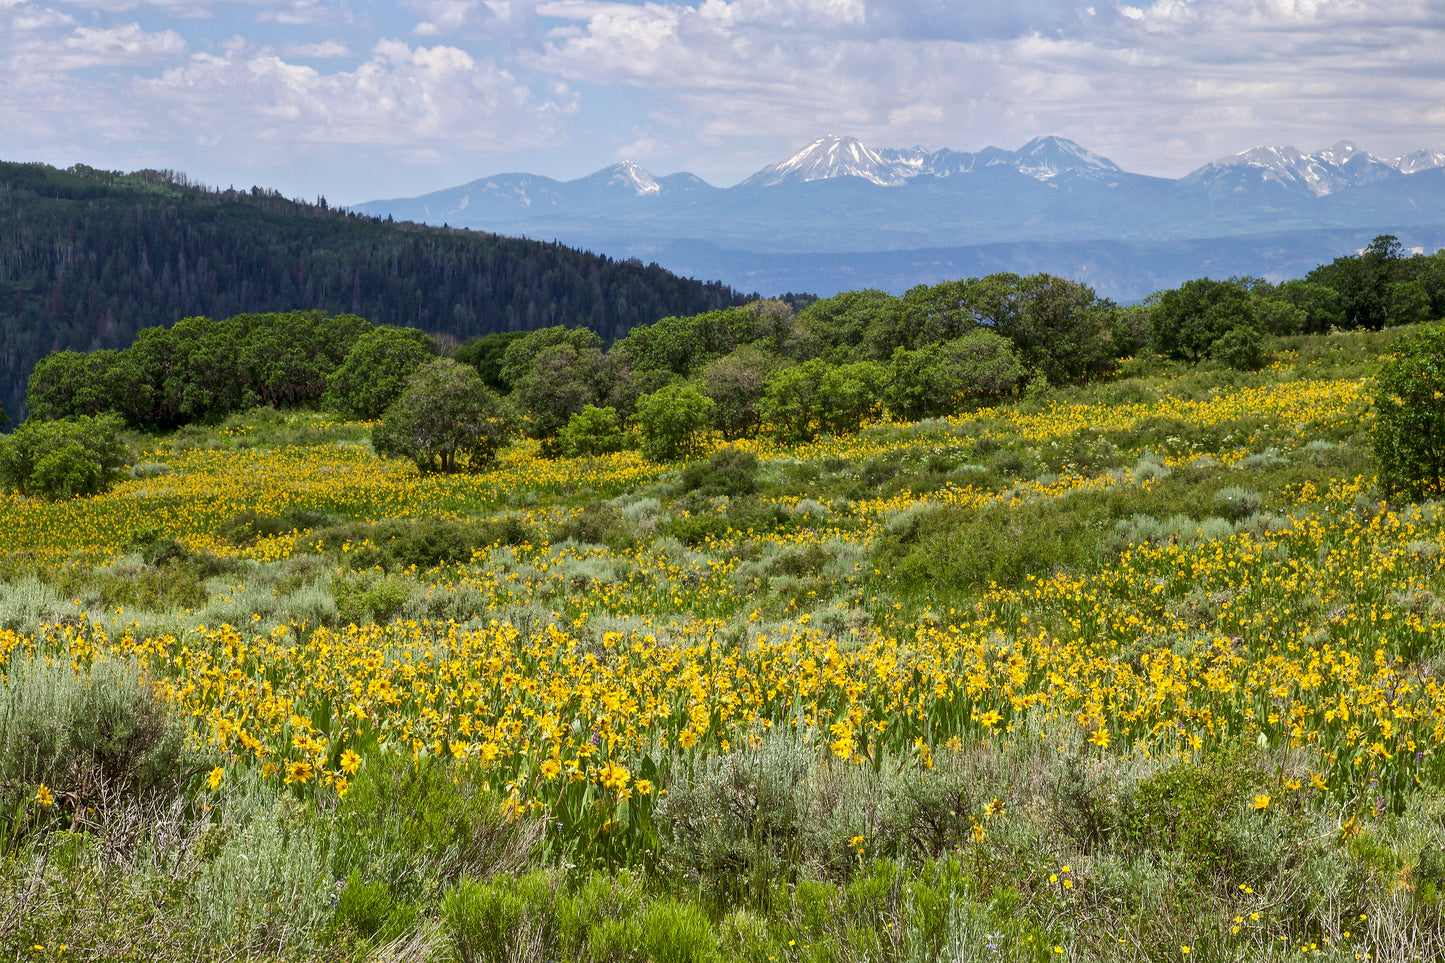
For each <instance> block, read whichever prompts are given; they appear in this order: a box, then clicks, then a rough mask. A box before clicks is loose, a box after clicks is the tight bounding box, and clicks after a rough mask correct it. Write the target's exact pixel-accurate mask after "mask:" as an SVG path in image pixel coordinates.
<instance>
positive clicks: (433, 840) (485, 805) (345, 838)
mask: <svg viewBox="0 0 1445 963" xmlns="http://www.w3.org/2000/svg"><path fill="white" fill-rule="evenodd" d="M539 835H540V827H539V825H538V824H537V823H536V822H535V821H533V820H525V819H524V820H515V819H511V818H509V817H508V815H507V814H506V813H505V812H504V811H503V810H502V807H501V805H500V803H499V802H498V801H495V800H494V799H493V797H492V796H490V795H488V794H486V793H485V792H484V786H482V785H480V784H478V783H476V782H475V781H473V780H472V779H469V778H468V777H467V776H466V774H465V772H462V773H457V772H455V771H453V770H452V769H451V768H450V767H449V766H448V765H447V764H446V763H445V762H444V761H443V760H440V759H437V758H436V757H431V758H427V757H422V758H420V759H416V760H413V759H412V758H411V756H410V753H408V754H407V755H406V756H405V757H401V756H396V755H389V754H385V753H381V752H370V753H368V754H367V755H366V756H365V759H364V761H363V763H362V766H361V769H360V771H359V772H358V773H357V775H356V776H355V778H354V779H353V780H352V783H351V785H350V787H349V788H348V790H347V793H346V796H345V797H344V798H343V799H342V800H341V802H340V804H339V805H338V807H337V812H336V820H335V836H336V838H335V841H334V846H335V851H334V856H333V859H334V862H335V869H336V871H337V875H338V876H340V877H345V876H347V875H349V874H350V873H351V872H352V871H353V870H361V871H362V872H364V873H370V872H375V873H378V874H379V875H380V876H381V878H383V879H385V880H387V883H388V885H389V886H390V888H391V893H392V895H393V896H395V897H397V898H399V899H412V898H415V897H416V896H418V895H420V894H421V893H422V892H424V891H425V890H427V889H428V888H429V887H430V886H433V885H435V884H436V883H444V884H448V885H450V884H452V883H455V882H456V881H457V880H459V879H461V878H462V877H464V876H466V877H472V878H477V879H484V878H487V877H490V876H492V875H493V874H503V875H505V874H507V873H511V872H515V871H516V870H518V869H519V868H521V867H522V866H524V865H525V864H526V862H527V860H528V858H529V857H530V854H531V852H532V850H533V848H534V847H535V845H536V843H537V840H538V838H539Z"/></svg>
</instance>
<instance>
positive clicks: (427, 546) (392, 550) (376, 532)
mask: <svg viewBox="0 0 1445 963" xmlns="http://www.w3.org/2000/svg"><path fill="white" fill-rule="evenodd" d="M536 538H537V533H536V531H535V530H534V529H532V528H531V527H530V526H528V525H527V524H526V522H524V521H523V520H522V519H520V518H518V517H517V516H515V515H503V516H501V517H500V518H494V519H455V518H419V519H411V518H391V519H384V520H382V521H379V522H350V523H347V524H343V525H332V526H329V527H327V528H322V529H319V530H317V531H315V532H313V533H312V534H311V535H310V536H309V537H307V538H305V539H301V540H299V541H298V544H297V546H296V550H297V551H298V552H312V553H317V554H326V555H330V556H332V557H340V558H343V559H344V560H346V561H347V562H348V564H349V565H350V567H351V568H354V569H359V568H372V567H373V566H380V567H381V568H383V569H386V570H388V571H389V570H392V569H396V568H406V567H408V566H413V565H414V566H416V567H417V568H418V569H429V568H433V567H435V566H438V565H449V564H455V563H458V562H469V561H471V559H472V556H473V555H474V554H475V553H476V552H478V551H483V550H485V549H487V548H490V547H491V546H493V545H521V544H523V543H524V542H529V541H534V540H535V539H536Z"/></svg>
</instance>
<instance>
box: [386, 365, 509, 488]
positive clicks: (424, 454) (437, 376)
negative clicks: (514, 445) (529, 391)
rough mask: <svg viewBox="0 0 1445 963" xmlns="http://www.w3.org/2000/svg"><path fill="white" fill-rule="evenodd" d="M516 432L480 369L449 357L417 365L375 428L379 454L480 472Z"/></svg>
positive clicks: (432, 467) (429, 467)
mask: <svg viewBox="0 0 1445 963" xmlns="http://www.w3.org/2000/svg"><path fill="white" fill-rule="evenodd" d="M511 435H512V420H511V417H510V416H509V414H508V413H507V410H506V409H505V408H504V407H503V406H502V404H501V402H500V401H499V400H498V398H497V396H496V394H494V393H493V392H492V390H491V389H490V388H488V387H487V386H486V385H485V384H483V382H482V377H481V375H479V374H477V372H476V369H475V368H472V367H469V366H467V365H462V364H458V363H457V362H455V361H453V360H451V359H450V358H437V359H436V360H434V361H432V362H430V363H429V364H427V365H424V366H423V367H421V368H418V369H417V370H416V372H414V373H413V374H412V376H411V377H410V378H409V379H408V381H407V388H406V390H405V391H404V392H402V394H401V397H399V398H397V399H396V402H395V403H394V404H392V406H391V407H390V408H387V409H386V414H384V415H383V416H382V418H381V423H380V424H378V425H377V426H376V428H375V429H373V430H372V433H371V443H372V446H373V447H374V448H375V449H376V453H377V454H378V455H396V456H401V457H404V458H410V459H411V460H412V461H414V462H415V463H416V466H417V468H419V469H421V470H422V471H426V472H455V471H463V470H465V471H481V470H483V469H485V468H487V467H489V466H490V465H491V464H492V462H493V461H495V460H496V457H497V452H498V451H499V450H501V448H502V446H503V445H505V444H506V443H507V441H508V439H510V438H511Z"/></svg>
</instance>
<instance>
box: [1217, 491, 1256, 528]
mask: <svg viewBox="0 0 1445 963" xmlns="http://www.w3.org/2000/svg"><path fill="white" fill-rule="evenodd" d="M1214 502H1215V504H1217V505H1218V506H1219V509H1220V514H1222V515H1223V516H1224V517H1225V518H1227V519H1229V520H1230V521H1231V522H1238V521H1242V520H1243V519H1246V518H1248V517H1249V516H1251V515H1254V514H1256V513H1258V512H1259V510H1260V509H1261V508H1263V507H1264V497H1263V496H1262V495H1260V494H1259V492H1253V491H1250V490H1248V489H1246V488H1240V487H1238V486H1230V487H1229V488H1226V489H1224V490H1223V491H1221V492H1220V493H1219V494H1218V495H1215V496H1214Z"/></svg>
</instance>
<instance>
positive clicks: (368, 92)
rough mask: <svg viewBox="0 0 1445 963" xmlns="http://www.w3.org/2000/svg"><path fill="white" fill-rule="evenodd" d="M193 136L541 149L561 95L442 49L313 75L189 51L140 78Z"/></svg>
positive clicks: (563, 105) (401, 151) (282, 63)
mask: <svg viewBox="0 0 1445 963" xmlns="http://www.w3.org/2000/svg"><path fill="white" fill-rule="evenodd" d="M137 89H138V91H139V92H140V93H142V94H144V95H145V97H146V98H148V100H149V102H150V103H152V104H154V105H155V106H156V107H158V108H160V109H163V110H166V111H168V112H169V113H170V115H171V122H172V123H173V124H174V123H176V122H181V123H183V124H184V126H185V127H186V128H187V129H190V130H192V131H194V134H195V136H196V137H197V138H205V139H207V140H208V141H209V142H210V143H212V144H214V145H216V146H221V145H225V146H226V147H227V149H230V150H236V151H239V152H241V153H243V154H250V155H255V154H274V153H275V152H276V151H277V150H282V151H291V150H300V151H307V152H316V151H328V150H335V149H336V148H340V147H347V146H352V147H374V148H381V149H383V150H386V151H389V152H393V153H396V154H398V155H401V156H406V157H412V158H419V157H424V156H428V155H426V154H425V152H426V151H433V152H438V151H446V150H466V151H472V152H477V153H496V152H501V151H505V150H512V149H518V148H520V147H525V146H533V145H537V144H544V143H549V142H552V141H553V140H555V139H556V138H557V137H558V136H559V120H560V117H561V116H562V115H564V114H566V113H568V112H570V111H571V110H573V109H574V108H575V103H574V102H572V101H571V100H569V99H567V98H554V99H551V100H547V101H541V102H539V101H537V100H536V99H535V98H534V97H533V95H532V94H531V92H530V91H529V90H528V88H527V87H526V86H524V85H522V84H521V83H519V82H518V81H517V80H516V79H515V78H514V77H513V76H512V75H511V74H510V73H508V72H507V71H505V70H502V69H501V68H499V67H498V66H497V65H496V64H495V63H493V62H491V61H478V60H476V59H474V58H473V57H472V56H471V55H470V54H468V53H466V52H465V51H462V50H460V49H457V48H455V47H448V46H436V47H411V46H408V45H407V44H405V43H402V42H400V41H396V40H384V41H381V42H380V43H378V44H377V45H376V47H375V48H374V49H373V50H372V52H371V55H370V56H369V57H368V59H367V60H366V61H365V62H364V63H362V64H361V65H360V66H358V67H357V68H356V69H355V70H350V71H334V72H322V71H319V70H317V69H315V68H313V67H309V66H305V65H301V64H295V63H291V62H288V61H286V60H284V59H282V58H280V57H277V56H272V55H249V56H248V55H244V54H228V55H226V56H214V55H210V54H198V55H196V56H194V57H193V58H192V59H191V60H190V62H189V63H187V64H186V65H185V66H183V67H177V68H174V69H172V70H168V71H166V72H165V73H164V74H163V75H162V76H161V77H159V78H156V79H152V80H142V81H138V82H137Z"/></svg>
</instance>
